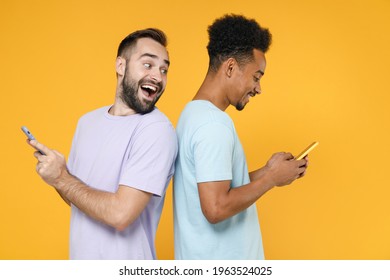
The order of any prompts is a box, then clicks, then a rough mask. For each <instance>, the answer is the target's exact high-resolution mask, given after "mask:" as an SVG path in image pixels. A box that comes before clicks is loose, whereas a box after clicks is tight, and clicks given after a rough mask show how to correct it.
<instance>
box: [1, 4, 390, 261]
mask: <svg viewBox="0 0 390 280" xmlns="http://www.w3.org/2000/svg"><path fill="white" fill-rule="evenodd" d="M225 13H239V14H243V15H246V16H248V17H251V18H256V19H257V20H258V21H259V22H260V23H261V25H263V26H265V27H268V28H270V31H271V32H272V34H273V38H274V41H273V45H272V46H271V49H270V51H269V52H268V53H267V61H268V65H267V70H266V75H265V77H264V78H263V80H262V89H263V92H264V94H262V95H261V96H257V97H256V98H254V99H251V102H250V103H249V104H248V105H247V107H246V108H245V110H244V111H242V112H236V111H235V109H228V113H229V114H230V115H231V116H232V118H233V119H234V121H235V124H236V128H237V130H238V132H239V135H240V137H241V141H242V144H243V146H244V149H245V151H246V154H247V159H248V164H249V167H250V169H251V170H252V169H255V168H258V167H260V166H262V165H263V164H265V162H266V161H267V159H268V158H269V157H270V156H271V154H272V153H274V152H277V151H290V152H292V153H294V154H298V153H299V152H300V151H301V150H302V149H303V148H305V147H306V146H307V145H308V144H310V143H311V142H312V141H314V140H317V141H319V142H320V145H319V146H318V147H317V148H316V149H315V150H314V151H313V152H312V153H311V155H310V169H309V170H308V174H307V176H306V177H305V178H303V179H301V180H299V181H297V182H295V183H294V184H293V185H291V186H288V187H284V188H278V189H274V190H272V191H270V192H269V193H267V194H266V195H265V196H264V197H263V198H261V199H260V200H259V201H258V203H257V205H258V211H259V214H260V220H261V226H262V232H263V240H264V248H265V255H266V258H268V259H390V202H389V201H390V189H389V170H388V169H389V164H388V162H389V158H390V150H389V143H390V136H389V120H390V113H389V112H390V110H389V104H390V86H389V80H390V75H389V74H390V71H389V69H390V54H389V50H390V39H389V37H390V36H389V35H390V17H389V15H390V1H389V0H372V1H352V0H350V1H336V0H329V1H309V0H307V1H280V0H276V1H263V0H255V1H244V0H240V1H233V0H217V1H209V0H197V1H179V0H176V1H175V0H166V1H129V0H127V1H124V0H123V1H96V0H88V1H78V0H69V1H42V0H41V1H39V0H38V1H27V0H25V1H21V0H2V1H1V4H0V31H1V36H0V40H1V41H0V80H1V82H0V98H1V107H2V108H1V137H0V141H1V142H0V143H1V168H0V172H1V181H2V183H1V186H0V227H1V230H0V259H67V258H68V235H69V233H68V227H69V216H70V215H69V208H68V207H67V206H66V205H65V204H64V203H63V202H62V200H61V199H60V198H59V196H58V195H57V194H56V192H55V191H54V190H53V189H52V188H51V187H48V186H47V185H45V184H44V183H43V182H42V181H41V180H40V178H39V177H38V175H37V174H36V173H35V159H34V158H33V157H32V153H33V150H32V148H31V147H29V146H28V145H26V143H25V137H24V135H23V134H22V132H21V130H20V126H21V125H26V126H28V127H29V128H30V130H31V131H32V133H33V134H35V136H36V137H37V138H38V139H39V140H40V141H41V142H43V143H45V144H47V145H48V146H49V147H52V148H55V149H57V150H59V151H61V152H62V153H64V154H65V155H68V153H69V149H70V145H71V140H72V136H73V132H74V130H75V125H76V122H77V120H78V118H79V117H80V116H81V115H82V114H84V113H86V112H88V111H90V110H93V109H95V108H97V107H100V106H103V105H108V104H111V103H112V102H113V100H114V91H115V82H116V78H115V70H114V61H115V54H116V49H117V46H118V44H119V42H120V41H121V40H122V39H123V37H125V36H126V35H127V34H128V33H130V32H132V31H134V30H135V29H140V28H146V27H158V28H161V29H162V30H164V31H165V32H166V33H167V35H168V37H169V47H168V48H169V52H170V59H171V63H172V64H171V68H170V73H169V79H168V80H169V82H168V86H167V90H166V92H165V94H164V96H163V97H162V99H161V100H160V101H159V103H158V107H159V108H160V109H161V110H162V111H163V112H165V113H166V115H167V116H168V117H169V118H170V119H171V120H172V122H173V123H174V124H175V125H176V122H177V119H178V117H179V113H180V111H181V109H182V108H183V106H184V105H185V104H186V103H187V102H188V101H189V100H191V98H192V96H193V95H194V94H195V92H196V90H197V89H198V87H199V85H200V83H201V82H202V80H203V78H204V76H205V73H206V69H207V63H208V58H207V52H206V44H207V32H206V29H207V26H208V25H210V24H211V23H212V22H213V20H214V19H215V18H217V17H220V16H221V15H223V14H225ZM243 238H245V237H243ZM156 243H157V252H158V257H159V258H160V259H172V258H173V222H172V199H171V186H170V187H169V190H168V195H167V200H166V204H165V208H164V212H163V216H162V220H161V223H160V227H159V231H158V236H157V241H156Z"/></svg>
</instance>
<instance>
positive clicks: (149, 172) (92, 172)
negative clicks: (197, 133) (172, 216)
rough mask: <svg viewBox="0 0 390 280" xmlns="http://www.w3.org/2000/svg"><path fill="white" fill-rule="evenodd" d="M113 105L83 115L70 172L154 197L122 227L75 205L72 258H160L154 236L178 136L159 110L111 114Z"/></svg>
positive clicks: (96, 184) (101, 185)
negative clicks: (145, 112) (122, 228)
mask: <svg viewBox="0 0 390 280" xmlns="http://www.w3.org/2000/svg"><path fill="white" fill-rule="evenodd" d="M109 108H110V107H109V106H106V107H103V108H100V109H97V110H95V111H92V112H90V113H87V114H86V115H84V116H83V117H81V118H80V120H79V122H78V125H77V129H76V133H75V135H74V138H73V144H72V150H71V153H70V156H69V160H68V168H69V171H70V173H71V174H73V175H74V176H76V177H78V178H79V179H80V180H81V181H83V182H84V183H85V184H87V185H88V186H90V187H92V188H95V189H98V190H102V191H107V192H116V191H117V189H118V187H119V185H125V186H128V187H132V188H135V189H138V190H142V191H145V192H149V193H152V194H153V196H152V198H151V200H150V202H149V203H148V205H147V206H146V208H145V209H144V211H143V212H142V213H141V214H140V216H139V217H138V218H137V219H136V220H135V221H134V222H133V223H132V224H131V225H129V226H128V227H127V228H126V229H125V230H123V231H117V230H116V229H115V228H113V227H111V226H108V225H106V224H103V223H101V222H99V221H97V220H94V219H92V218H90V217H89V216H87V215H86V214H84V213H83V212H81V211H80V210H79V209H78V208H77V207H76V206H74V205H72V213H71V223H70V258H71V259H93V260H94V259H156V251H155V246H154V240H155V235H156V230H157V225H158V222H159V220H160V216H161V211H162V207H163V203H164V197H165V191H166V188H167V186H168V184H169V181H170V179H171V177H172V175H173V173H174V162H175V158H176V155H177V149H178V147H177V139H176V134H175V131H174V128H173V126H172V124H171V123H170V121H169V120H168V118H167V117H166V116H165V115H164V114H163V113H161V112H160V111H159V110H158V109H157V108H155V109H154V110H153V111H152V112H151V113H148V114H144V115H141V114H135V115H130V116H113V115H110V114H109V113H108V110H109Z"/></svg>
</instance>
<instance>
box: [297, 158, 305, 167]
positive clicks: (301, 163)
mask: <svg viewBox="0 0 390 280" xmlns="http://www.w3.org/2000/svg"><path fill="white" fill-rule="evenodd" d="M296 163H297V164H298V166H299V167H302V166H306V164H307V160H305V159H300V160H297V161H296Z"/></svg>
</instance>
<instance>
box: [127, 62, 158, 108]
mask: <svg viewBox="0 0 390 280" xmlns="http://www.w3.org/2000/svg"><path fill="white" fill-rule="evenodd" d="M143 81H144V79H141V80H140V81H139V82H138V83H137V82H136V81H134V80H132V79H130V81H127V69H126V70H125V76H124V78H123V80H122V94H121V99H122V101H123V102H125V103H126V105H127V106H128V107H129V108H131V109H133V110H134V111H135V112H136V113H139V114H147V113H150V112H152V111H153V110H154V105H155V104H156V103H157V101H158V100H159V99H160V97H161V94H160V95H159V96H157V98H156V99H155V100H153V101H149V100H145V101H143V102H142V101H141V100H140V99H139V98H138V95H137V92H138V88H139V85H140V84H142V83H143ZM160 88H161V86H160Z"/></svg>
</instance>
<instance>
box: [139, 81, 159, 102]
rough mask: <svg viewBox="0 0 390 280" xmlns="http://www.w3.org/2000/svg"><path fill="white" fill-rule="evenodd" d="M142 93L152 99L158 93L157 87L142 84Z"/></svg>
mask: <svg viewBox="0 0 390 280" xmlns="http://www.w3.org/2000/svg"><path fill="white" fill-rule="evenodd" d="M141 90H142V93H143V94H144V95H145V96H146V97H147V98H148V99H153V98H154V96H155V95H156V94H157V92H158V91H159V87H158V86H155V85H151V84H143V85H141Z"/></svg>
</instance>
